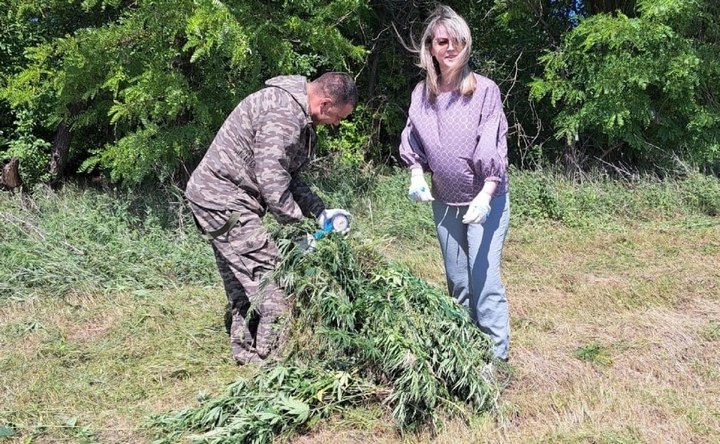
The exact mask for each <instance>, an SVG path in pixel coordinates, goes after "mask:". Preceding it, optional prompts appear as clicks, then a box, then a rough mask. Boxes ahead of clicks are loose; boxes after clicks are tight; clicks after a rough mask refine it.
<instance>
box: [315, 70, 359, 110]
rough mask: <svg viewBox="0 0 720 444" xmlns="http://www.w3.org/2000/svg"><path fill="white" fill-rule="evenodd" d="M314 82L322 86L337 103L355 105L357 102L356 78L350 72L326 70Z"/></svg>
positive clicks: (326, 94)
mask: <svg viewBox="0 0 720 444" xmlns="http://www.w3.org/2000/svg"><path fill="white" fill-rule="evenodd" d="M313 83H314V84H315V85H317V86H319V87H320V90H321V91H322V92H323V94H325V96H327V97H329V98H330V99H331V100H332V101H333V103H334V104H335V105H340V106H343V105H347V104H350V105H352V106H353V107H354V106H355V104H356V103H357V98H358V92H357V86H355V80H353V78H352V77H351V76H350V74H347V73H344V72H326V73H325V74H323V75H321V76H320V77H318V78H317V79H315V80H314V81H313Z"/></svg>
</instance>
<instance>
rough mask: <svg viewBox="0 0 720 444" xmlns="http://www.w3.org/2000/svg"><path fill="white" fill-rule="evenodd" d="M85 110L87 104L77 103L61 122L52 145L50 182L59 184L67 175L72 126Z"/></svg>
mask: <svg viewBox="0 0 720 444" xmlns="http://www.w3.org/2000/svg"><path fill="white" fill-rule="evenodd" d="M84 109H85V104H83V103H76V104H74V105H72V106H71V107H70V112H69V113H68V115H67V116H66V117H65V118H64V119H63V120H62V121H61V122H60V124H59V125H58V127H57V130H56V131H55V137H54V138H53V143H52V153H51V155H50V178H51V179H50V180H51V182H53V183H57V182H59V181H60V179H62V178H63V176H64V175H65V166H66V165H67V162H68V157H69V154H70V141H71V139H72V133H71V131H70V126H71V125H72V122H73V120H75V117H77V116H78V114H80V113H81V112H82V111H83V110H84Z"/></svg>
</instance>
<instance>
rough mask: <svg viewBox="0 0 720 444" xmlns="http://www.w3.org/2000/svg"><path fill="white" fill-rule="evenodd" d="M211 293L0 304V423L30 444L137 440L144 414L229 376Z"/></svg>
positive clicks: (220, 298)
mask: <svg viewBox="0 0 720 444" xmlns="http://www.w3.org/2000/svg"><path fill="white" fill-rule="evenodd" d="M224 298H225V295H224V293H223V291H222V289H221V288H192V289H191V288H185V289H180V290H172V291H170V290H168V291H157V292H156V291H153V292H145V293H142V294H132V293H114V294H113V295H112V296H104V295H101V294H85V295H74V296H69V297H67V298H65V299H49V300H48V299H45V300H37V299H31V300H26V301H22V302H14V303H13V302H6V303H4V304H3V305H2V307H0V337H2V341H0V356H2V358H0V385H2V386H3V389H4V390H3V391H2V393H1V394H0V404H2V405H3V408H2V411H0V424H4V425H11V426H12V427H13V429H14V430H15V431H16V433H17V437H18V438H19V439H23V440H25V439H37V441H38V442H55V441H74V440H79V439H81V438H83V437H88V438H92V439H93V440H96V441H97V442H118V443H120V442H147V441H148V440H149V439H150V437H149V435H148V434H146V432H145V431H144V430H143V423H144V422H145V421H146V419H147V417H148V415H151V414H156V413H160V412H164V411H167V410H170V409H176V408H178V407H181V406H183V405H189V404H192V403H193V402H194V401H195V398H196V396H197V394H198V393H199V392H209V393H215V392H220V391H222V389H223V388H224V387H225V385H227V384H228V383H230V382H232V381H233V380H234V379H235V378H236V377H237V376H238V374H239V372H238V369H237V367H236V366H235V365H234V363H232V359H231V357H230V353H229V347H228V337H227V335H226V333H225V330H224V324H223V310H224Z"/></svg>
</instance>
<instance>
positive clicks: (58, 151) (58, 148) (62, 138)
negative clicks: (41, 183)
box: [50, 118, 70, 182]
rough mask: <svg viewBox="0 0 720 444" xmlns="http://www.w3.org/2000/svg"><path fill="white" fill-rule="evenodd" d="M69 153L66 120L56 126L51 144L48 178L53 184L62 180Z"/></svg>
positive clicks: (68, 133) (68, 132) (68, 131)
mask: <svg viewBox="0 0 720 444" xmlns="http://www.w3.org/2000/svg"><path fill="white" fill-rule="evenodd" d="M69 153H70V126H69V125H68V124H67V118H66V119H63V121H62V122H60V125H58V128H57V131H56V132H55V138H54V139H53V143H52V154H51V156H50V177H51V178H52V181H53V182H58V181H59V180H60V179H62V177H63V174H64V172H65V165H66V164H67V161H68V154H69Z"/></svg>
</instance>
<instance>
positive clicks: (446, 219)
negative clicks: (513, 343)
mask: <svg viewBox="0 0 720 444" xmlns="http://www.w3.org/2000/svg"><path fill="white" fill-rule="evenodd" d="M490 207H491V209H490V214H489V215H488V218H487V220H486V221H485V222H484V223H483V224H464V223H462V218H463V216H464V215H465V213H466V212H467V209H468V207H467V206H460V207H454V206H449V205H445V204H444V203H442V202H439V201H433V204H432V208H433V216H434V218H435V227H436V228H437V235H438V240H439V241H440V249H441V250H442V254H443V260H444V262H445V274H446V277H447V284H448V290H449V291H450V295H452V297H454V298H455V300H457V301H458V302H459V303H460V304H462V305H464V306H466V307H468V309H469V310H470V316H471V317H472V319H473V321H475V323H476V324H477V326H478V327H480V330H482V331H483V332H484V333H486V334H487V335H489V336H490V338H491V339H492V340H493V343H494V344H495V346H494V349H493V354H494V355H495V356H496V357H498V358H500V359H507V356H508V347H509V345H510V323H509V316H508V303H507V299H506V297H505V287H504V286H503V283H502V280H501V279H500V262H501V258H502V250H503V245H504V244H505V236H506V235H507V231H508V226H509V222H510V199H509V196H508V194H504V195H501V196H497V197H495V198H493V199H492V201H491V202H490Z"/></svg>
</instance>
